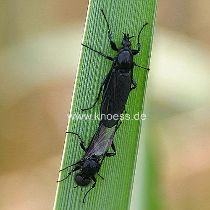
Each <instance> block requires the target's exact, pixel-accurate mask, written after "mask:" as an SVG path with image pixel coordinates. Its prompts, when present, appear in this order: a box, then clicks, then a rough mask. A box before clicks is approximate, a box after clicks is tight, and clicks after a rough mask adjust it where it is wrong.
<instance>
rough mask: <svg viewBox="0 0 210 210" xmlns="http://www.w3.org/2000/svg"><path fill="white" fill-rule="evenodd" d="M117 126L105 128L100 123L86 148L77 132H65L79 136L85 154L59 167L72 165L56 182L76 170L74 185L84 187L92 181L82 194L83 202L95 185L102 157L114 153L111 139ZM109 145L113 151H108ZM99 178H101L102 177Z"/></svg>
mask: <svg viewBox="0 0 210 210" xmlns="http://www.w3.org/2000/svg"><path fill="white" fill-rule="evenodd" d="M119 126H120V123H119V124H117V125H116V126H113V127H112V128H107V127H105V126H104V125H103V123H100V125H99V127H98V129H97V131H96V133H95V134H94V136H93V138H92V140H91V142H90V144H89V146H88V147H87V148H85V145H84V141H83V139H82V138H81V137H80V135H79V134H77V133H74V132H66V133H71V134H73V135H76V136H77V137H78V138H79V140H80V146H81V148H82V150H83V151H84V152H85V155H84V156H83V157H82V158H81V159H80V160H79V161H78V162H76V163H74V164H73V165H70V166H67V167H65V168H63V169H61V170H60V171H64V170H65V169H68V168H70V167H72V166H73V167H74V168H73V169H72V170H70V172H69V173H68V175H67V176H66V177H64V178H63V179H61V180H59V181H58V182H62V181H64V180H66V179H67V178H68V177H69V176H70V175H71V174H72V173H73V172H76V171H78V173H76V174H75V176H74V181H75V183H76V184H77V186H76V187H78V186H79V187H86V186H88V185H89V184H90V183H91V182H92V181H93V182H94V183H93V185H92V187H91V188H90V189H89V190H88V191H87V192H86V193H85V195H84V198H83V203H84V202H85V198H86V196H87V194H88V193H89V192H90V191H91V190H92V189H93V188H94V187H95V185H96V181H97V180H96V175H99V174H98V172H99V170H100V167H101V165H102V162H103V160H104V158H105V157H111V156H114V155H116V149H115V146H114V143H113V139H114V135H115V132H116V131H117V129H118V127H119ZM110 146H111V148H112V149H113V151H114V152H108V149H109V148H110ZM99 176H100V175H99ZM100 177H101V176H100ZM101 178H102V179H103V177H101Z"/></svg>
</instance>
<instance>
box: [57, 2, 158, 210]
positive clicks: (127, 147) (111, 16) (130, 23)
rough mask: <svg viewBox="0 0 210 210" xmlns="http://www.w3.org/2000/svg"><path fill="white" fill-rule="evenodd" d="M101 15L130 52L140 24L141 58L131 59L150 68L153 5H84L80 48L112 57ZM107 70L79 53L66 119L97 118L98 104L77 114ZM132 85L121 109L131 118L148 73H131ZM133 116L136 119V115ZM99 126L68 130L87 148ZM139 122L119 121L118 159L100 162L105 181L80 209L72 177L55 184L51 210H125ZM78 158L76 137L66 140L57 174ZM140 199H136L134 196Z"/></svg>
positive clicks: (77, 122) (79, 122)
mask: <svg viewBox="0 0 210 210" xmlns="http://www.w3.org/2000/svg"><path fill="white" fill-rule="evenodd" d="M100 9H103V10H104V11H105V13H106V16H107V19H108V21H109V23H110V27H111V31H112V33H113V39H114V40H115V41H116V43H117V45H118V46H120V44H121V41H122V37H123V34H122V32H126V33H129V34H130V35H134V36H135V38H133V39H132V43H133V48H137V35H138V32H139V30H140V29H141V27H142V26H143V24H144V23H145V22H148V23H149V25H148V26H146V27H145V29H144V31H143V32H142V34H141V37H140V39H141V53H140V55H137V56H136V57H135V62H136V63H137V64H139V65H141V66H144V67H147V66H149V59H150V53H151V43H152V36H153V28H154V19H155V11H156V0H130V1H123V0H103V1H102V0H91V1H90V3H89V9H88V15H87V20H86V27H85V32H84V40H83V43H85V44H87V45H90V46H91V47H92V48H94V49H97V50H99V51H101V52H103V53H105V54H107V55H111V56H114V55H116V53H115V52H113V51H112V50H111V48H110V46H109V42H108V37H107V26H106V22H105V21H104V19H103V16H102V14H101V12H100ZM110 68H111V62H110V61H108V60H106V59H104V58H103V57H101V56H99V55H97V54H96V53H94V52H91V51H90V50H88V49H84V48H83V49H82V53H81V58H80V64H79V68H78V71H77V77H76V82H75V88H74V94H73V99H72V106H71V111H70V113H71V115H72V116H73V115H74V114H92V115H94V113H95V112H96V113H99V107H100V103H99V104H98V105H97V106H96V107H95V108H94V109H92V110H90V111H87V112H81V110H80V108H84V107H88V106H89V105H91V104H92V103H93V101H94V99H95V98H96V96H97V94H98V91H99V87H100V83H101V81H102V80H103V79H104V77H105V76H106V74H107V73H108V71H109V70H110ZM134 79H135V81H136V82H137V84H138V86H137V88H136V89H135V90H134V91H132V92H131V93H130V96H129V100H128V103H127V105H126V110H127V113H128V114H130V116H134V114H136V113H141V112H142V109H143V102H144V94H145V89H146V81H147V71H146V70H143V69H141V68H137V67H135V68H134ZM136 116H138V115H136ZM98 123H99V120H88V119H86V120H85V119H73V118H71V119H69V124H68V130H69V131H74V132H77V133H79V134H80V135H81V136H82V138H83V139H84V141H85V143H86V145H88V143H89V142H90V140H91V137H92V135H93V134H94V132H95V131H96V128H97V126H98ZM140 124H141V122H140V120H124V121H123V123H122V125H121V127H120V128H119V130H118V132H117V134H116V136H115V140H114V141H115V145H116V148H117V155H116V156H115V157H113V158H107V159H105V161H104V162H103V165H102V167H101V170H100V174H101V175H102V176H103V177H104V178H105V179H104V180H102V179H101V178H100V177H97V185H96V187H95V189H94V190H93V191H91V192H90V193H89V194H88V196H87V199H86V203H85V204H83V203H82V199H83V196H84V193H85V191H87V190H88V188H87V189H85V190H84V192H81V190H80V189H79V188H76V189H74V188H73V186H74V185H75V183H74V180H73V176H70V177H69V178H68V179H67V180H65V181H64V182H61V183H59V184H58V188H57V192H56V198H55V204H54V210H67V209H72V210H77V209H79V210H82V209H86V210H88V209H90V210H112V209H113V210H118V209H119V210H126V209H129V206H130V196H131V191H132V184H133V176H134V171H135V162H136V155H137V148H138V141H139V135H140V129H139V128H140ZM82 155H83V152H82V151H81V149H80V146H79V141H78V139H77V138H76V137H75V136H72V135H67V137H66V139H65V145H64V152H63V157H62V163H61V168H64V167H66V166H68V165H71V164H73V163H75V162H76V161H77V160H79V159H80V158H81V157H82ZM67 173H68V171H63V172H62V173H61V174H60V177H59V179H61V178H63V177H65V176H66V175H67ZM139 196H141V195H139Z"/></svg>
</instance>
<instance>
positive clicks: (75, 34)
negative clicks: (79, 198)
mask: <svg viewBox="0 0 210 210" xmlns="http://www.w3.org/2000/svg"><path fill="white" fill-rule="evenodd" d="M87 4H88V2H87V1H84V0H77V1H72V0H68V1H67V0H60V1H58V0H54V1H50V0H42V1H40V0H38V1H34V0H31V1H26V0H19V1H16V0H15V1H14V0H13V1H11V0H7V1H0V34H1V36H0V37H1V38H0V72H1V82H0V97H1V98H0V186H1V197H0V209H1V210H13V209H17V210H19V209H20V210H29V209H30V210H35V209H36V210H37V209H39V210H48V209H49V210H50V209H52V206H53V201H54V195H55V190H56V179H57V176H58V170H59V164H60V159H61V154H62V147H63V142H64V133H65V129H66V123H67V113H68V111H69V106H70V99H71V94H72V88H73V83H74V78H75V72H76V68H77V63H78V57H79V52H80V43H81V39H82V33H83V26H84V22H85V16H86V9H87ZM209 8H210V2H209V1H207V0H202V1H197V0H191V1H189V0H173V1H172V0H169V1H163V0H159V3H158V13H157V27H156V32H155V37H154V47H153V52H152V61H151V71H150V77H149V83H148V91H147V97H146V100H147V104H148V107H147V108H146V111H145V112H146V114H147V122H146V124H147V125H148V128H147V131H148V132H150V133H153V136H154V138H152V136H150V138H149V140H148V141H149V142H150V143H151V147H153V149H155V156H154V157H155V158H154V164H155V165H156V166H157V167H156V168H158V177H159V179H158V185H159V188H158V189H157V191H158V192H159V196H160V200H161V202H162V205H163V208H162V209H163V210H189V209H190V210H207V209H208V210H209V209H210V200H209V199H208V198H209V195H210V181H209V176H210V153H209V150H210V141H209V134H210V113H209V111H210V110H209V105H210V96H209V89H210V71H209V68H208V67H209V66H210V61H209V55H210V50H209V45H208V44H209V43H210V12H209ZM133 209H137V207H135V205H134V207H133ZM145 210H148V209H145Z"/></svg>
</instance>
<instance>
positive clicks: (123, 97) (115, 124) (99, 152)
mask: <svg viewBox="0 0 210 210" xmlns="http://www.w3.org/2000/svg"><path fill="white" fill-rule="evenodd" d="M101 12H102V15H103V17H104V19H105V21H106V24H107V28H108V38H109V42H110V45H111V48H112V50H114V51H116V52H117V55H116V56H115V57H114V58H112V57H111V56H107V55H105V54H104V53H102V52H99V51H97V50H95V49H93V48H91V47H89V46H87V45H85V44H82V45H83V46H84V47H86V48H88V49H89V50H91V51H94V52H96V53H98V54H99V55H101V56H103V57H104V58H106V59H107V60H109V61H111V62H112V67H111V69H110V71H109V73H108V74H107V75H106V77H105V79H104V81H103V82H102V84H101V86H100V90H99V93H98V96H97V98H96V100H95V102H94V103H93V105H92V106H91V107H89V108H86V109H82V111H85V110H89V109H91V108H93V107H94V106H95V105H96V103H97V101H98V100H99V99H100V96H101V94H102V102H101V107H100V114H101V116H102V119H101V121H100V123H99V127H98V129H97V131H96V133H95V134H94V136H93V137H92V140H91V142H90V144H89V146H88V147H87V148H86V147H85V145H84V141H83V139H82V138H81V137H80V135H79V134H77V133H74V132H66V133H71V134H74V135H76V136H77V137H78V139H79V140H80V146H81V148H82V150H83V151H84V152H85V154H84V156H83V157H82V158H81V159H80V160H79V161H78V162H76V163H75V164H73V165H70V166H67V167H65V168H63V169H61V170H60V171H63V170H65V169H69V168H70V167H72V166H73V167H74V168H73V169H72V170H70V171H69V172H68V175H67V176H66V177H65V178H63V179H61V180H59V181H58V182H62V181H64V180H65V179H67V178H68V177H69V176H70V175H71V174H72V173H73V172H76V171H79V172H78V173H76V174H75V176H74V181H75V182H76V184H77V186H76V187H78V186H80V187H86V186H88V185H89V184H90V183H91V182H92V181H93V185H92V187H91V188H90V189H89V190H88V191H87V192H86V193H85V195H84V198H83V203H84V202H85V198H86V196H87V194H88V193H89V192H90V191H91V190H92V189H93V188H94V187H95V185H96V175H97V174H98V172H99V170H100V167H101V165H102V162H103V160H104V158H105V157H111V156H114V155H116V149H115V145H114V142H113V139H114V135H115V133H116V131H117V129H118V128H119V126H120V124H121V121H120V116H121V114H122V113H123V111H124V110H125V104H126V102H127V99H128V96H129V93H130V92H131V90H133V89H135V88H136V87H137V84H136V82H135V80H134V79H133V68H134V67H135V66H137V67H140V68H142V69H145V70H149V69H148V68H145V67H142V66H139V65H137V64H136V63H135V62H134V61H133V56H135V55H137V54H138V53H139V52H140V34H141V32H142V30H143V29H144V27H145V26H146V25H147V24H148V23H145V24H144V25H143V26H142V28H141V30H140V31H139V33H138V43H137V46H138V48H137V49H132V48H131V42H130V39H131V38H133V37H134V36H129V34H126V33H124V37H123V40H122V46H121V47H120V48H118V47H117V45H116V44H115V42H114V41H113V39H112V33H111V30H110V26H109V23H108V21H107V18H106V16H105V14H104V11H103V10H101ZM102 91H103V93H102ZM110 116H114V117H111V118H110ZM110 147H111V148H112V150H113V152H112V153H111V152H108V150H109V148H110ZM98 175H99V174H98ZM99 176H100V175H99ZM100 177H101V176H100ZM101 178H102V179H103V177H101Z"/></svg>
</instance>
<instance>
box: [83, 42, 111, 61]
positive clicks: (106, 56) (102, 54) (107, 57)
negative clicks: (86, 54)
mask: <svg viewBox="0 0 210 210" xmlns="http://www.w3.org/2000/svg"><path fill="white" fill-rule="evenodd" d="M82 46H84V47H86V48H88V49H89V50H92V51H93V52H96V53H98V54H99V55H101V56H103V57H104V58H106V59H108V60H110V61H113V60H114V58H112V57H111V56H108V55H105V54H104V53H102V52H99V51H97V50H94V49H93V48H91V47H89V46H87V45H85V44H82Z"/></svg>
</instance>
